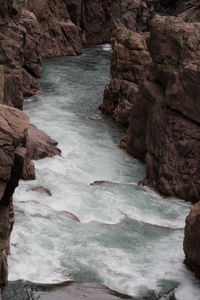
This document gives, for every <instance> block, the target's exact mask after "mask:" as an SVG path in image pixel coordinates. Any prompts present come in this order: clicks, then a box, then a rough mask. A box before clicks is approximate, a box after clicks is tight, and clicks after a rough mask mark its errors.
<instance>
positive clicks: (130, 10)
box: [112, 0, 157, 32]
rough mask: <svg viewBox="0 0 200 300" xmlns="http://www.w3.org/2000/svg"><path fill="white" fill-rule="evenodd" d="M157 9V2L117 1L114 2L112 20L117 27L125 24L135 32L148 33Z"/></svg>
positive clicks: (144, 0)
mask: <svg viewBox="0 0 200 300" xmlns="http://www.w3.org/2000/svg"><path fill="white" fill-rule="evenodd" d="M156 7H157V1H156V0H140V1H138V0H132V1H130V0H115V1H112V19H113V22H114V24H115V25H116V26H118V25H119V24H123V25H124V26H125V27H126V28H128V29H131V30H133V31H135V32H144V31H148V30H149V25H150V21H151V19H152V17H153V16H154V15H155V11H156Z"/></svg>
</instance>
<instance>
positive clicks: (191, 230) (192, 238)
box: [183, 202, 200, 279]
mask: <svg viewBox="0 0 200 300" xmlns="http://www.w3.org/2000/svg"><path fill="white" fill-rule="evenodd" d="M199 236H200V202H198V203H196V204H195V205H194V206H193V208H192V210H191V212H190V214H189V216H188V217H187V218H186V226H185V237H184V243H183V248H184V252H185V261H184V262H185V264H186V266H187V267H188V268H189V269H190V270H192V271H193V272H194V273H195V275H196V277H197V278H198V279H200V255H199V249H200V239H199Z"/></svg>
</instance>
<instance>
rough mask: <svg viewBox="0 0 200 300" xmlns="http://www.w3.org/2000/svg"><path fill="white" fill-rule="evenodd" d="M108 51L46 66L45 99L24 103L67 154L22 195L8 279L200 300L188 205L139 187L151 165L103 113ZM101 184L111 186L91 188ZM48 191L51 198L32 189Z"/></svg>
mask: <svg viewBox="0 0 200 300" xmlns="http://www.w3.org/2000/svg"><path fill="white" fill-rule="evenodd" d="M110 54H111V50H110V47H109V46H108V45H104V46H98V47H91V48H87V49H85V50H84V54H83V55H82V56H80V57H64V58H59V59H52V60H49V61H46V62H44V66H43V68H44V72H43V76H42V80H41V86H42V88H43V90H44V91H45V92H46V93H44V94H42V95H39V96H35V97H33V98H31V99H29V100H27V101H26V103H25V112H26V113H27V114H28V115H29V116H30V118H31V122H32V123H33V124H35V125H37V126H38V127H39V128H41V129H42V130H44V131H45V132H47V133H48V134H49V135H50V136H51V137H53V138H54V139H56V140H57V141H58V142H59V147H60V148H61V150H62V157H54V158H50V159H48V158H47V159H44V160H41V161H38V162H36V163H35V165H36V172H37V179H36V180H35V181H28V182H24V181H21V182H20V186H19V187H18V188H17V190H16V193H15V197H14V198H15V211H16V215H15V216H16V223H15V226H14V231H13V233H12V240H11V251H12V256H11V258H10V260H9V269H10V278H9V279H10V280H18V279H23V280H29V281H32V282H40V283H55V282H61V281H64V280H76V281H87V282H97V283H101V284H104V285H107V286H108V287H110V288H112V289H114V290H116V291H119V292H122V293H126V294H129V295H133V296H138V295H139V296H143V295H146V294H148V293H151V291H154V295H157V296H158V295H162V293H163V291H168V290H169V291H170V290H174V294H175V296H176V299H179V300H188V299H193V300H198V299H199V298H200V296H199V293H200V289H199V285H198V283H197V282H196V281H195V279H194V277H193V275H192V274H191V273H190V272H189V271H187V270H186V268H185V266H184V265H183V259H184V254H183V250H182V242H183V228H184V221H185V217H186V215H187V214H188V212H189V210H190V208H191V205H190V204H189V203H185V202H184V201H181V200H177V199H164V198H162V197H160V196H159V195H157V194H156V193H154V192H153V191H151V190H149V189H147V188H144V187H141V186H138V185H137V182H138V181H139V180H141V179H143V178H144V176H145V169H144V166H143V165H141V164H140V163H139V162H138V161H136V160H135V159H133V158H132V157H130V156H129V155H128V154H126V153H125V152H124V151H122V150H121V149H119V148H118V147H117V144H118V142H119V141H120V138H121V137H122V136H123V135H124V129H122V128H120V127H119V126H118V125H116V124H115V123H114V122H112V121H111V120H109V119H108V118H107V117H105V116H103V115H102V114H101V113H100V112H99V111H98V110H97V108H98V106H99V104H100V103H101V101H102V95H103V90H104V86H105V83H106V82H108V81H109V61H110ZM95 180H106V181H109V182H106V183H103V184H100V185H90V183H92V182H93V181H95ZM41 185H42V186H44V187H46V188H49V189H50V190H51V192H52V197H49V196H47V195H44V194H39V193H37V192H34V191H30V189H31V188H32V187H36V186H41ZM64 211H68V212H71V213H73V214H75V215H76V216H77V217H78V218H79V219H80V221H81V222H80V223H79V222H75V221H73V220H71V219H70V218H69V217H68V216H67V214H65V213H64ZM152 299H153V298H152ZM160 299H167V296H163V297H162V296H160ZM170 299H174V298H170Z"/></svg>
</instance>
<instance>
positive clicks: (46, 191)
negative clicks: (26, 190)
mask: <svg viewBox="0 0 200 300" xmlns="http://www.w3.org/2000/svg"><path fill="white" fill-rule="evenodd" d="M30 191H34V192H38V193H41V194H46V195H48V196H52V193H51V191H50V190H49V189H47V188H45V187H43V186H36V187H34V188H32V189H30Z"/></svg>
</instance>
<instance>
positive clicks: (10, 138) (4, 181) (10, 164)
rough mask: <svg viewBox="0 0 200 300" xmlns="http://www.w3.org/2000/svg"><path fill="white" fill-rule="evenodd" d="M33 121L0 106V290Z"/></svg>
mask: <svg viewBox="0 0 200 300" xmlns="http://www.w3.org/2000/svg"><path fill="white" fill-rule="evenodd" d="M28 124H29V118H28V117H27V116H26V115H25V114H24V113H23V112H21V111H19V110H17V109H14V108H11V107H8V106H6V105H0V287H2V286H4V285H5V284H7V276H8V267H7V253H9V239H10V233H11V230H12V226H13V222H14V215H13V214H12V195H13V193H14V190H15V188H16V186H17V185H18V181H19V179H20V178H21V176H22V172H23V164H24V157H25V153H26V151H24V148H23V147H22V146H21V144H22V143H23V141H24V139H25V133H26V130H27V128H28Z"/></svg>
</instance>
